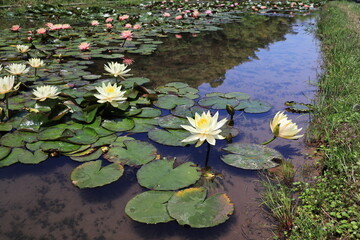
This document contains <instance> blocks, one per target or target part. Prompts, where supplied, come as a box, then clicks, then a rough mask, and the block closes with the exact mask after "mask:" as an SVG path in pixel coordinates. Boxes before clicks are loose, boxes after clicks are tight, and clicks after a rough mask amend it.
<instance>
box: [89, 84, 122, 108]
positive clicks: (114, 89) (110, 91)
mask: <svg viewBox="0 0 360 240" xmlns="http://www.w3.org/2000/svg"><path fill="white" fill-rule="evenodd" d="M95 88H96V90H97V91H98V92H99V93H100V94H94V96H95V97H96V98H98V99H99V100H98V103H105V102H109V103H110V104H111V105H112V106H114V107H117V106H118V102H123V101H124V100H126V97H124V94H125V91H121V86H119V87H118V86H117V85H116V83H114V85H111V83H110V82H109V83H108V85H105V83H102V86H101V87H95Z"/></svg>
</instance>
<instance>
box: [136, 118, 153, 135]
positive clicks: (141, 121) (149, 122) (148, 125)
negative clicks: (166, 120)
mask: <svg viewBox="0 0 360 240" xmlns="http://www.w3.org/2000/svg"><path fill="white" fill-rule="evenodd" d="M133 121H134V123H135V127H134V128H133V129H131V130H130V132H133V133H141V132H148V131H150V130H151V129H153V128H154V127H155V126H156V125H158V120H157V119H156V118H133Z"/></svg>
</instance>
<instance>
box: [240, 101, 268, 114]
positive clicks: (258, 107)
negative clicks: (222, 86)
mask: <svg viewBox="0 0 360 240" xmlns="http://www.w3.org/2000/svg"><path fill="white" fill-rule="evenodd" d="M233 106H234V105H233ZM234 108H235V110H244V112H246V113H265V112H268V111H269V110H270V109H271V105H270V104H269V103H267V102H264V101H261V100H243V101H240V103H239V104H238V105H237V106H235V107H234Z"/></svg>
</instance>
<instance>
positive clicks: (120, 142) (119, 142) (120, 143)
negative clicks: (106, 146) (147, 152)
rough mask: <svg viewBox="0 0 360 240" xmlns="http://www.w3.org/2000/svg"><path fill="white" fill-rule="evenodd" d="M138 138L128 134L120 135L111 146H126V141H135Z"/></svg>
mask: <svg viewBox="0 0 360 240" xmlns="http://www.w3.org/2000/svg"><path fill="white" fill-rule="evenodd" d="M133 140H136V139H135V138H132V137H127V136H120V137H118V138H117V139H116V140H115V141H114V142H113V143H112V144H111V146H110V147H125V146H126V145H125V143H124V142H125V141H133Z"/></svg>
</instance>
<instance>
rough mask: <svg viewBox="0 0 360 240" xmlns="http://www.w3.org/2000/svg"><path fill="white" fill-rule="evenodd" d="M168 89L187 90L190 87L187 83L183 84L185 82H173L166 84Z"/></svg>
mask: <svg viewBox="0 0 360 240" xmlns="http://www.w3.org/2000/svg"><path fill="white" fill-rule="evenodd" d="M165 86H166V87H174V88H177V89H179V88H185V87H188V86H189V85H188V84H187V83H183V82H171V83H167V84H165Z"/></svg>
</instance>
